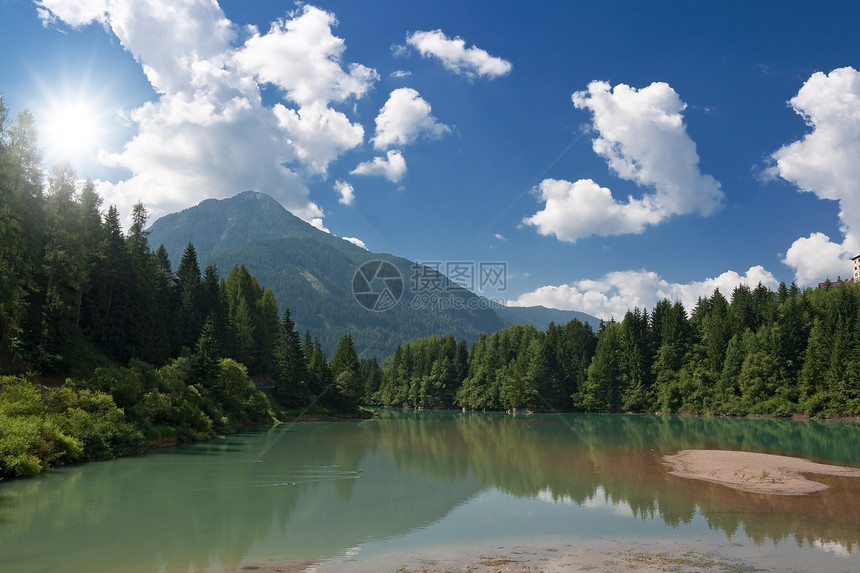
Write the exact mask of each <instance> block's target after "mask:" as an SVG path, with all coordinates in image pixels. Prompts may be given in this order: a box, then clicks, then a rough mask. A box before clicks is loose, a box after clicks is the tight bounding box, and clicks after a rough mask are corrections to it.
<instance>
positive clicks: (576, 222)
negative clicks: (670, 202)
mask: <svg viewBox="0 0 860 573" xmlns="http://www.w3.org/2000/svg"><path fill="white" fill-rule="evenodd" d="M538 189H539V192H540V198H541V200H542V201H544V208H543V210H541V211H538V212H537V213H535V214H534V215H532V216H531V217H527V218H526V219H524V220H523V222H524V223H527V224H529V225H534V226H535V227H537V229H538V232H539V233H540V234H541V235H555V236H556V238H557V239H559V240H560V241H570V242H574V241H576V240H577V239H579V238H582V237H588V236H590V235H623V234H627V233H641V232H642V231H643V230H644V228H645V225H649V224H654V223H658V222H659V221H660V219H661V213H659V212H658V211H657V210H655V209H654V207H653V204H652V203H653V201H652V197H651V196H646V197H645V198H643V199H633V198H632V197H630V198H628V199H627V202H626V203H618V202H617V201H615V199H613V198H612V192H611V191H610V190H609V189H607V188H606V187H601V186H600V185H598V184H597V183H595V182H594V181H592V180H591V179H580V180H579V181H576V182H574V183H571V182H569V181H564V180H556V179H544V180H543V181H541V183H540V185H539V187H538Z"/></svg>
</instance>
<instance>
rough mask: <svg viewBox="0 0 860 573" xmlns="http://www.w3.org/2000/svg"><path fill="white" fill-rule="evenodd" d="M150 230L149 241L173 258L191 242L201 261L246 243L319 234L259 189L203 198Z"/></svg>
mask: <svg viewBox="0 0 860 573" xmlns="http://www.w3.org/2000/svg"><path fill="white" fill-rule="evenodd" d="M149 231H150V241H151V243H152V244H153V245H159V244H164V247H165V248H166V249H167V252H168V253H169V255H170V258H171V260H172V261H178V260H179V258H180V257H181V256H182V252H183V251H184V250H185V247H186V245H188V242H189V241H191V242H192V243H194V248H195V250H196V251H197V258H198V260H200V261H201V262H203V261H206V260H207V259H209V258H211V257H212V256H214V255H216V254H218V253H220V252H224V251H228V250H230V249H233V248H235V247H237V246H240V245H244V244H247V243H252V242H256V241H266V240H270V239H281V238H287V237H313V236H316V234H317V233H322V231H319V230H318V229H316V228H314V227H313V226H311V225H309V224H308V223H306V222H304V221H302V220H301V219H299V218H298V217H296V216H295V215H293V214H292V213H290V212H289V211H288V210H287V209H286V208H285V207H284V206H283V205H281V204H280V203H279V202H278V201H277V200H275V199H274V198H273V197H272V196H270V195H267V194H265V193H260V192H259V191H243V192H242V193H239V194H238V195H235V196H233V197H229V198H227V199H206V200H205V201H201V202H200V203H198V204H197V205H195V206H193V207H189V208H188V209H184V210H182V211H179V212H177V213H171V214H170V215H165V216H163V217H161V218H159V219H158V220H157V221H155V223H153V224H152V226H151V227H150V229H149Z"/></svg>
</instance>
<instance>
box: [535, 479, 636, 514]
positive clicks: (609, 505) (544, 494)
mask: <svg viewBox="0 0 860 573" xmlns="http://www.w3.org/2000/svg"><path fill="white" fill-rule="evenodd" d="M537 498H538V499H539V500H541V501H543V502H546V503H566V504H572V503H573V504H575V503H576V501H574V500H573V499H572V498H571V497H570V496H569V495H553V493H552V490H551V489H550V488H546V489H542V490H540V491H539V492H538V494H537ZM579 505H582V507H589V508H592V509H608V510H609V511H611V512H612V513H613V514H614V515H620V516H621V517H634V514H633V509H632V508H631V507H630V504H628V503H626V502H624V501H614V500H613V499H612V496H611V495H609V494H608V493H606V491H605V490H604V489H603V487H602V486H597V491H596V492H594V495H593V496H591V497H589V498H588V499H586V500H585V501H584V502H582V503H581V504H579Z"/></svg>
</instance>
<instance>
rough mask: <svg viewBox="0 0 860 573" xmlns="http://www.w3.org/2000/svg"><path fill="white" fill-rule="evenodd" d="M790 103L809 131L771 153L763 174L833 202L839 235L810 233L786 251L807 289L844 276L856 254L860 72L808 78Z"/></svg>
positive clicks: (859, 242)
mask: <svg viewBox="0 0 860 573" xmlns="http://www.w3.org/2000/svg"><path fill="white" fill-rule="evenodd" d="M789 103H790V104H791V107H792V108H793V109H794V110H795V111H796V112H797V113H798V114H799V115H800V116H801V117H803V119H804V121H805V122H806V124H807V125H809V126H810V127H811V128H812V131H811V132H810V133H808V134H806V135H805V136H804V137H803V139H801V140H799V141H795V142H793V143H791V144H789V145H786V146H783V147H781V148H780V149H778V150H777V151H776V152H774V153H773V155H772V158H773V160H774V162H775V164H774V165H773V167H771V168H770V169H769V170H768V174H769V175H771V176H779V177H782V178H783V179H785V180H786V181H789V182H790V183H793V184H794V185H796V186H797V187H798V189H799V190H800V191H806V192H811V193H815V195H816V196H818V197H819V198H820V199H829V200H833V201H838V202H839V220H840V223H841V227H840V230H841V231H842V233H843V236H844V239H843V242H842V244H837V243H834V242H832V241H831V240H830V238H829V237H827V236H825V235H824V234H822V233H813V234H811V235H810V236H809V237H806V238H800V239H797V240H796V241H795V242H794V244H793V245H792V246H791V248H789V250H788V252H787V253H786V257H785V259H784V260H783V262H785V263H786V264H787V265H789V266H791V267H793V268H794V269H795V280H797V282H798V283H801V284H805V285H809V284H815V283H816V282H818V281H821V280H824V278H826V277H828V276H829V277H830V278H831V279H834V278H835V277H836V276H838V275H839V274H843V275H845V274H847V273H848V271H850V269H851V267H850V263H848V262H847V261H848V260H849V258H850V257H852V256H854V255H857V254H858V253H860V161H858V160H857V158H858V157H860V72H858V71H857V70H855V69H854V68H852V67H846V68H839V69H836V70H833V71H832V72H830V73H829V74H824V73H822V72H817V73H815V74H812V76H810V78H809V79H808V80H807V81H806V83H804V84H803V87H801V88H800V91H798V92H797V95H796V96H794V97H793V98H792V99H791V100H790V102H789ZM838 269H841V271H840V270H838Z"/></svg>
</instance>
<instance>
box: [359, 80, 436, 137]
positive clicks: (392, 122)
mask: <svg viewBox="0 0 860 573" xmlns="http://www.w3.org/2000/svg"><path fill="white" fill-rule="evenodd" d="M430 111H431V109H430V104H429V103H427V100H425V99H424V98H422V97H421V96H420V95H419V94H418V92H417V91H415V90H414V89H412V88H398V89H396V90H394V91H393V92H391V95H389V96H388V101H387V102H385V105H383V106H382V109H381V110H379V115H378V116H377V117H376V136H375V137H374V138H373V146H374V147H376V149H387V148H389V147H392V146H395V145H407V144H409V143H412V142H413V141H415V140H416V139H418V138H419V137H422V136H424V137H428V138H430V139H438V138H440V137H442V136H443V135H445V134H447V133H449V132H450V131H451V128H450V127H448V126H447V125H445V124H443V123H439V122H438V121H436V118H435V117H433V115H432V114H431V113H430Z"/></svg>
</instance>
